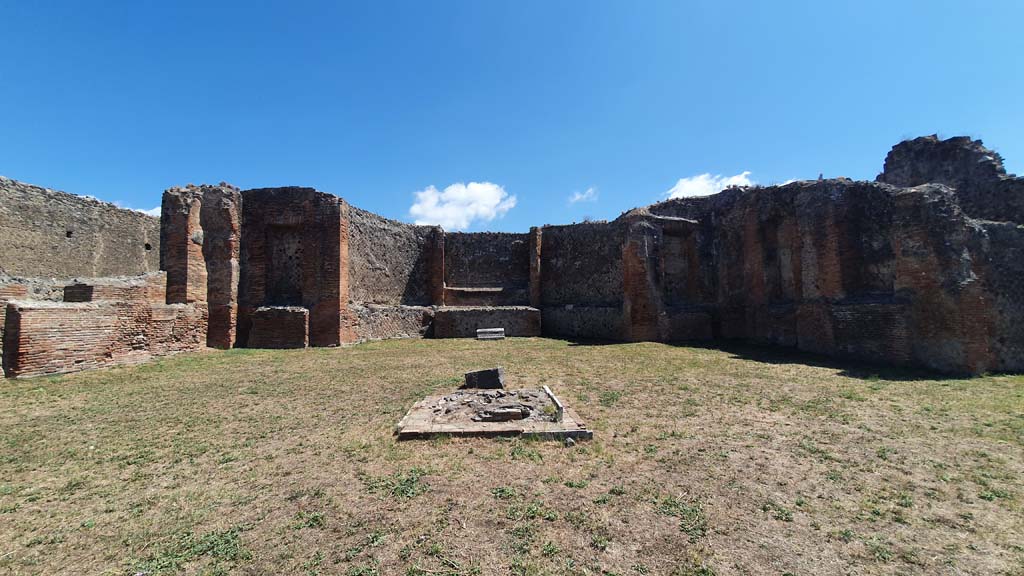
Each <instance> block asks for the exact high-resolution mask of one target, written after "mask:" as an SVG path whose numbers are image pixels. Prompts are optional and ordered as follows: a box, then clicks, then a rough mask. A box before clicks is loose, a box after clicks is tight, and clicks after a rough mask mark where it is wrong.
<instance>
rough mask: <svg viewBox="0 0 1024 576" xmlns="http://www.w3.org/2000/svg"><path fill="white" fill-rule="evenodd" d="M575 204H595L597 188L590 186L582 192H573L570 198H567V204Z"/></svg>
mask: <svg viewBox="0 0 1024 576" xmlns="http://www.w3.org/2000/svg"><path fill="white" fill-rule="evenodd" d="M577 202H597V188H594V187H593V186H591V187H590V188H587V189H586V190H584V191H583V192H580V191H579V190H577V191H575V192H573V193H572V196H569V204H575V203H577Z"/></svg>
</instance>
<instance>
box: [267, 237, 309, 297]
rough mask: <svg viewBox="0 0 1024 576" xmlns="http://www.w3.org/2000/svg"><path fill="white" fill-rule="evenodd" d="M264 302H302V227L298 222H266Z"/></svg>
mask: <svg viewBox="0 0 1024 576" xmlns="http://www.w3.org/2000/svg"><path fill="white" fill-rule="evenodd" d="M267 254H268V255H269V257H270V258H269V260H270V262H269V263H268V264H269V265H268V266H267V293H266V298H267V303H268V304H270V305H272V306H301V305H302V231H301V229H300V228H299V227H298V226H268V227H267Z"/></svg>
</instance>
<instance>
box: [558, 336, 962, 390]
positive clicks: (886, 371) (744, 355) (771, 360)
mask: <svg viewBox="0 0 1024 576" xmlns="http://www.w3.org/2000/svg"><path fill="white" fill-rule="evenodd" d="M565 340H566V341H567V342H569V345H570V346H608V345H612V344H624V343H625V342H618V341H614V340H596V339H585V338H577V339H570V338H566V339H565ZM661 344H664V345H666V346H673V347H679V348H701V349H705V350H717V351H720V352H725V353H727V354H729V355H730V357H732V358H736V359H739V360H750V361H753V362H761V363H763V364H776V365H783V364H800V365H804V366H814V367H817V368H830V369H833V370H835V371H836V374H837V375H839V376H845V377H847V378H856V379H858V380H868V381H874V380H884V381H891V382H908V381H916V380H964V379H969V378H975V377H979V376H980V375H977V374H975V375H972V374H966V373H960V374H957V373H952V374H951V373H944V372H938V371H936V370H929V369H927V368H914V367H906V366H892V365H887V364H882V363H880V362H873V361H871V360H866V359H861V360H858V359H849V358H833V357H830V356H825V355H823V354H815V353H813V352H805V351H803V350H797V349H795V348H786V347H782V346H770V345H759V344H751V343H747V342H740V341H729V340H718V341H714V342H705V341H680V342H661Z"/></svg>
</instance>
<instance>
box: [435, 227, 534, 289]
mask: <svg viewBox="0 0 1024 576" xmlns="http://www.w3.org/2000/svg"><path fill="white" fill-rule="evenodd" d="M528 243H529V234H511V233H501V232H475V233H464V232H447V233H445V235H444V280H445V284H447V285H448V286H465V287H476V286H480V287H487V286H507V287H510V288H526V287H527V286H528V285H529V283H530V260H529V255H528Z"/></svg>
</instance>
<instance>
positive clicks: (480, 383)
mask: <svg viewBox="0 0 1024 576" xmlns="http://www.w3.org/2000/svg"><path fill="white" fill-rule="evenodd" d="M462 387H463V388H504V387H505V370H504V369H503V368H502V367H501V366H498V367H497V368H489V369H487V370H476V371H473V372H466V383H465V384H463V385H462Z"/></svg>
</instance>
